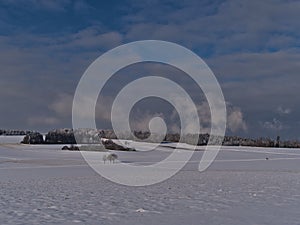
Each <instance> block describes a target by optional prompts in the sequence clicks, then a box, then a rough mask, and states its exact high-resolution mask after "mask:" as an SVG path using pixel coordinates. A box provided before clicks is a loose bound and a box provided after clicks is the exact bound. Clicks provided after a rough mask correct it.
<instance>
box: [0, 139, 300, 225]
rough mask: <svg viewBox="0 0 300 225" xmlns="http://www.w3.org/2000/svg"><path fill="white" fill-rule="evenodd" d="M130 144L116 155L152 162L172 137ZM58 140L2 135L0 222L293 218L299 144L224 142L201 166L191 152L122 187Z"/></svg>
mask: <svg viewBox="0 0 300 225" xmlns="http://www.w3.org/2000/svg"><path fill="white" fill-rule="evenodd" d="M130 145H135V147H136V148H137V150H142V151H137V152H116V153H117V154H118V156H119V160H120V161H122V162H126V163H134V164H151V163H153V162H157V160H161V159H163V158H165V157H167V156H168V155H169V154H170V153H171V152H172V151H173V149H172V148H170V146H174V145H176V144H174V143H170V144H169V143H168V144H163V145H161V146H159V147H158V148H157V149H156V150H153V151H146V150H149V145H151V144H143V143H138V144H137V143H133V142H130ZM164 145H165V146H164ZM143 146H144V147H143ZM61 147H62V146H61V145H21V144H16V143H15V144H13V143H11V141H8V142H1V144H0V186H1V193H0V198H1V199H0V221H1V222H0V223H1V224H105V225H106V224H107V225H110V224H118V225H119V224H124V225H135V224H143V225H144V224H145V225H150V224H153V225H154V224H155V225H157V224H172V225H182V224H187V225H194V224H195V225H196V224H197V225H198V224H205V225H209V224H225V225H226V224H228V225H229V224H230V225H232V224H243V225H244V224H249V225H250V224H272V225H277V224H278V225H282V224H295V225H296V224H300V217H299V208H300V150H299V149H271V148H250V147H223V148H222V150H221V151H220V153H219V154H218V156H217V159H216V160H215V162H214V163H213V164H212V165H211V167H210V168H209V169H208V170H207V171H205V172H202V173H200V172H198V171H197V168H198V163H199V160H200V158H201V156H202V154H203V151H196V152H195V153H194V155H193V157H192V159H191V161H190V162H189V163H188V164H187V165H186V166H185V167H184V168H183V170H182V171H180V172H179V173H177V174H176V175H175V176H173V177H172V178H170V179H168V180H166V181H164V182H162V183H159V184H156V185H152V186H147V187H127V186H121V185H118V184H115V183H112V182H110V181H108V180H106V179H104V178H102V177H101V176H100V175H98V174H96V173H95V172H94V171H93V170H92V169H91V168H90V167H89V166H88V165H87V163H86V162H85V161H84V160H83V158H82V156H81V154H80V152H72V151H62V150H60V149H61ZM184 147H185V148H188V146H184ZM201 149H203V147H202V148H199V150H201ZM182 151H185V150H182ZM91 154H95V155H96V156H97V155H99V157H101V158H102V155H103V154H105V153H103V152H99V153H95V152H93V153H91ZM266 158H268V160H266Z"/></svg>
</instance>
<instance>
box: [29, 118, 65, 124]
mask: <svg viewBox="0 0 300 225" xmlns="http://www.w3.org/2000/svg"><path fill="white" fill-rule="evenodd" d="M27 123H28V124H29V125H30V126H36V125H38V126H40V125H47V126H54V125H58V124H59V123H60V120H59V119H58V118H56V117H48V116H34V117H30V118H28V119H27Z"/></svg>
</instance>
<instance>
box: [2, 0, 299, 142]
mask: <svg viewBox="0 0 300 225" xmlns="http://www.w3.org/2000/svg"><path fill="white" fill-rule="evenodd" d="M299 12H300V2H299V1H293V0H285V1H280V0H265V1H260V0H251V1H250V0H249V1H246V0H245V1H243V0H241V1H240V0H227V1H226V0H223V1H221V0H220V1H210V0H203V1H198V0H191V1H181V0H180V1H176V0H168V1H164V0H148V1H138V0H124V1H117V0H111V1H83V0H74V1H71V0H59V1H58V0H57V1H56V0H52V1H48V0H0V78H1V81H0V101H1V104H0V118H1V120H0V128H6V129H36V130H41V131H46V130H49V129H53V128H59V127H72V123H71V115H72V112H71V106H72V99H73V95H74V92H75V89H76V86H77V84H78V82H79V80H80V78H81V76H82V74H83V73H84V71H85V70H86V69H87V67H88V66H89V65H90V64H91V63H92V62H93V61H94V60H95V59H96V58H97V57H98V56H100V55H101V54H103V53H104V52H106V51H108V50H110V49H112V48H114V47H117V46H119V45H120V44H125V43H129V42H132V41H137V40H144V39H156V40H165V41H171V42H175V43H178V44H180V45H183V46H185V47H187V48H189V49H191V50H193V51H194V52H195V53H197V54H198V55H199V56H200V57H201V58H203V59H204V60H205V62H206V63H207V64H208V66H209V67H210V68H211V69H212V71H213V72H214V74H215V75H216V77H217V79H218V81H219V82H220V85H221V88H222V90H223V93H224V97H225V100H226V104H227V106H228V124H227V126H228V130H227V132H228V134H233V135H241V136H250V137H258V136H266V137H274V136H276V135H277V134H280V135H281V136H282V137H284V138H288V139H300V132H299V129H298V127H299V126H300V118H299V116H298V115H300V106H299V104H298V102H299V94H300V74H299V72H300V49H299V47H300V22H299V21H300V14H299ZM153 68H155V72H156V73H157V71H166V70H167V71H168V72H166V73H165V74H166V76H168V73H169V75H170V74H171V73H172V74H173V75H174V74H178V76H177V77H176V76H175V77H174V76H173V78H174V79H175V80H177V82H179V83H180V82H182V83H185V85H183V86H184V87H185V88H186V89H187V91H188V92H189V93H190V95H191V96H194V98H195V99H196V98H197V96H198V95H199V96H201V94H200V93H201V91H199V90H198V89H197V88H194V87H193V84H192V83H189V82H190V81H189V80H188V79H185V80H181V77H184V76H181V75H180V73H179V72H178V71H175V69H174V68H167V69H166V68H165V67H164V66H162V65H151V64H150V65H149V64H148V65H144V66H140V67H139V68H134V67H132V68H128V69H127V70H126V69H125V71H123V72H122V73H123V74H124V75H122V76H121V75H119V77H117V78H115V79H112V82H113V84H111V86H110V88H107V89H109V90H108V91H106V93H103V95H102V98H103V99H104V102H108V105H109V102H111V101H112V99H113V93H114V90H118V88H119V86H121V85H123V84H124V82H125V81H128V80H130V79H129V78H128V77H129V75H128V74H130V75H132V74H133V75H132V76H133V77H135V78H136V77H137V75H136V74H135V73H137V71H139V70H140V71H142V70H144V71H147V73H148V74H149V73H150V71H152V72H153V71H154V69H153ZM144 73H145V72H144ZM140 74H141V73H140ZM122 78H124V79H123V80H122ZM100 98H101V97H100ZM202 100H203V99H202V97H199V99H198V100H197V101H196V103H197V108H198V109H199V115H200V119H202V120H203V123H204V124H205V123H206V122H207V118H209V113H207V105H206V104H205V102H204V101H202ZM163 103H165V104H163ZM108 105H107V106H105V107H101V104H100V106H99V107H97V114H98V117H97V118H98V123H97V124H98V126H99V128H108V127H109V111H107V107H108ZM145 105H146V106H149V109H145ZM102 106H103V105H102ZM158 109H160V110H158ZM170 111H172V107H170V106H169V105H168V104H167V103H166V102H162V101H158V100H157V99H154V100H153V101H152V102H148V103H147V104H146V103H144V104H143V102H141V103H140V107H138V106H136V107H135V109H134V110H133V112H134V114H135V115H133V116H132V117H133V118H134V120H135V123H136V124H135V126H136V127H140V126H141V127H143V123H144V122H145V121H147V120H149V118H150V117H151V116H152V115H161V116H162V117H164V118H165V117H166V115H165V114H167V115H168V112H170ZM169 115H170V114H169ZM171 117H172V118H171ZM171 117H170V118H171V119H170V118H165V119H166V120H167V121H169V122H170V124H169V125H170V129H172V127H174V126H175V127H176V124H175V123H174V124H173V122H174V121H176V120H177V119H178V118H177V117H176V115H173V114H172V116H171Z"/></svg>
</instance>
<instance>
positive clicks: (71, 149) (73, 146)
mask: <svg viewBox="0 0 300 225" xmlns="http://www.w3.org/2000/svg"><path fill="white" fill-rule="evenodd" d="M61 150H69V151H79V147H78V146H75V145H71V146H70V147H68V146H67V145H65V146H64V147H62V149H61Z"/></svg>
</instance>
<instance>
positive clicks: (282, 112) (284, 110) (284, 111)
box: [276, 106, 292, 115]
mask: <svg viewBox="0 0 300 225" xmlns="http://www.w3.org/2000/svg"><path fill="white" fill-rule="evenodd" d="M276 111H277V112H278V113H279V114H280V115H287V114H290V113H291V112H292V110H291V109H290V108H283V107H282V106H278V107H277V109H276Z"/></svg>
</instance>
